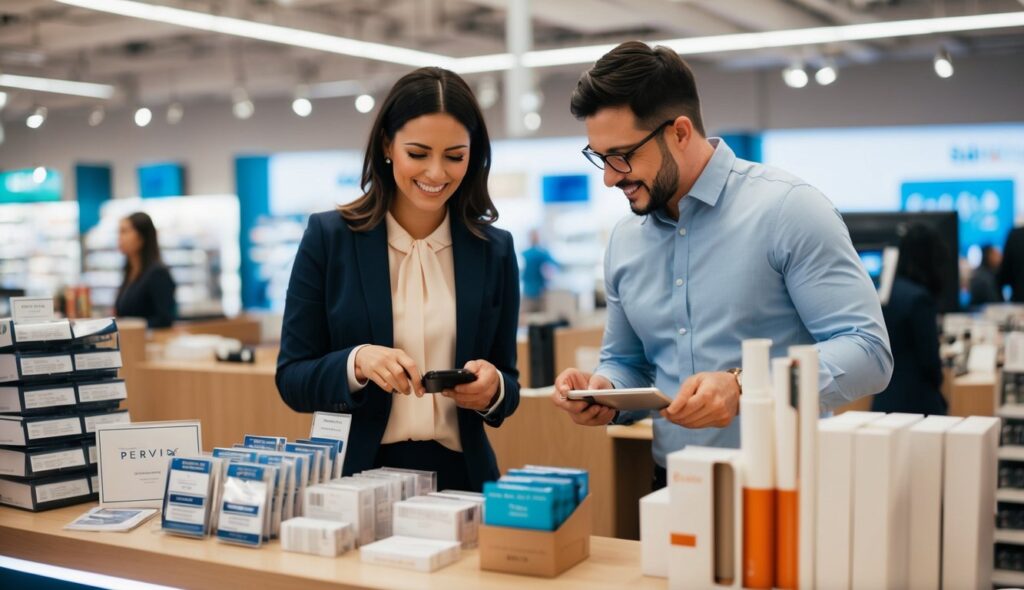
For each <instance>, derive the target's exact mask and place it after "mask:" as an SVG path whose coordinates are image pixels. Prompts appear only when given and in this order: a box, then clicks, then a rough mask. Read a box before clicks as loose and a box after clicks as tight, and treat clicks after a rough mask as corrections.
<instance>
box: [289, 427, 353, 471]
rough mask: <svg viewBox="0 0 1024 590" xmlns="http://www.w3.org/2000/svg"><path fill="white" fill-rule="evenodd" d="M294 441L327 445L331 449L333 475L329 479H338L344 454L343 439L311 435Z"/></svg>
mask: <svg viewBox="0 0 1024 590" xmlns="http://www.w3.org/2000/svg"><path fill="white" fill-rule="evenodd" d="M295 442H300V443H307V444H313V443H315V444H321V445H329V446H330V447H331V448H332V449H333V450H332V451H331V461H333V462H334V475H333V477H332V478H331V479H338V478H339V477H341V467H342V463H343V462H344V454H343V453H344V451H345V441H343V440H333V439H329V438H318V437H311V438H300V439H298V440H297V441H295Z"/></svg>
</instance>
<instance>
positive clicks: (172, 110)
mask: <svg viewBox="0 0 1024 590" xmlns="http://www.w3.org/2000/svg"><path fill="white" fill-rule="evenodd" d="M184 116H185V106H184V105H182V104H181V103H180V102H178V101H174V102H172V103H171V104H169V105H167V124H168V125H177V124H178V123H180V122H181V119H182V117H184Z"/></svg>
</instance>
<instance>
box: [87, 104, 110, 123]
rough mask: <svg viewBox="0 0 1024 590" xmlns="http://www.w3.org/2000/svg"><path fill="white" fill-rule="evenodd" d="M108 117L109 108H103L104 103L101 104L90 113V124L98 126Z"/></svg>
mask: <svg viewBox="0 0 1024 590" xmlns="http://www.w3.org/2000/svg"><path fill="white" fill-rule="evenodd" d="M106 117H107V109H105V108H103V105H99V106H97V107H96V108H94V109H93V110H92V111H91V112H90V113H89V126H90V127H96V126H97V125H99V124H100V123H102V122H103V119H105V118H106Z"/></svg>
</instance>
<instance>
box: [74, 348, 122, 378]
mask: <svg viewBox="0 0 1024 590" xmlns="http://www.w3.org/2000/svg"><path fill="white" fill-rule="evenodd" d="M120 368H121V351H120V350H119V349H117V348H112V349H107V348H103V349H98V350H90V351H86V352H76V353H75V371H76V372H79V373H85V372H89V371H109V370H112V369H120Z"/></svg>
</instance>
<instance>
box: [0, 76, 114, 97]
mask: <svg viewBox="0 0 1024 590" xmlns="http://www.w3.org/2000/svg"><path fill="white" fill-rule="evenodd" d="M0 86H6V87H8V88H20V89H22V90H34V91H36V92H52V93H54V94H70V95H72V96H84V97H86V98H101V99H108V98H111V97H113V96H114V87H113V86H111V85H109V84H93V83H91V82H74V81H71V80H57V79H54V78H36V77H34V76H17V75H15V74H0Z"/></svg>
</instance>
